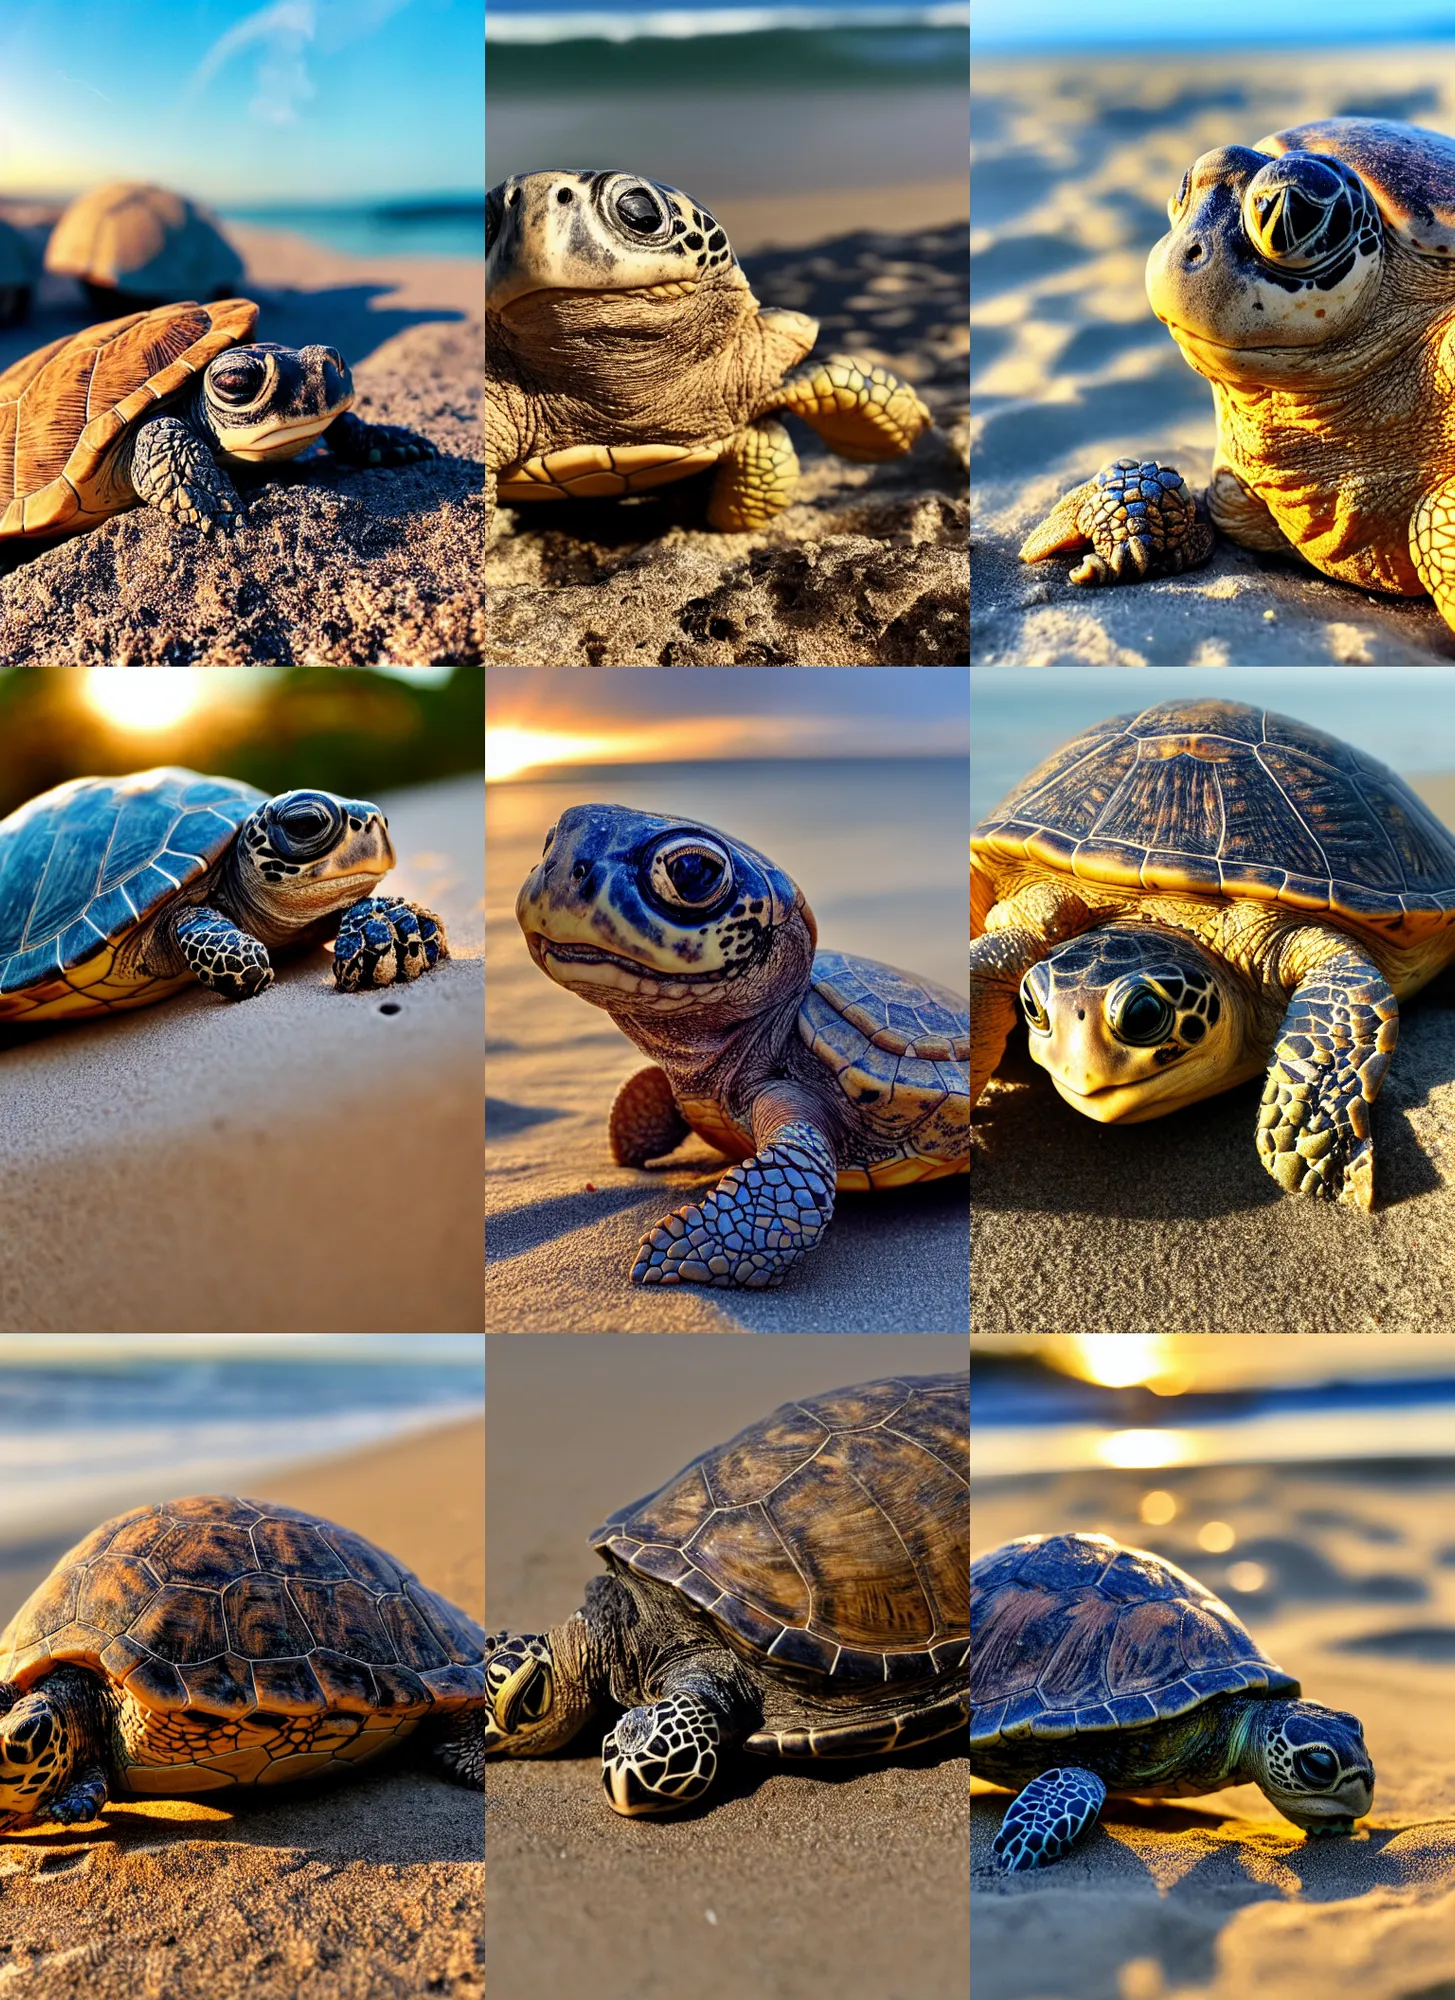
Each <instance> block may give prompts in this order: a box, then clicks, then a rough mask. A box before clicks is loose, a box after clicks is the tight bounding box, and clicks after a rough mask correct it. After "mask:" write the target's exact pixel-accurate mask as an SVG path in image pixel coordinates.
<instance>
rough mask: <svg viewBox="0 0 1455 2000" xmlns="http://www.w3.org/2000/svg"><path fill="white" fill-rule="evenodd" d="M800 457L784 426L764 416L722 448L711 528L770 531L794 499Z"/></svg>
mask: <svg viewBox="0 0 1455 2000" xmlns="http://www.w3.org/2000/svg"><path fill="white" fill-rule="evenodd" d="M797 484H798V454H797V453H796V452H795V451H794V449H793V440H792V438H791V437H789V435H788V433H787V431H786V430H785V429H784V428H783V426H782V424H780V423H775V422H774V420H773V419H772V418H771V417H760V418H759V419H758V421H757V423H755V424H748V425H747V426H746V428H745V429H743V430H740V431H738V432H737V433H736V435H735V436H733V437H730V438H729V439H728V441H727V443H726V444H725V445H724V446H723V448H722V452H721V454H720V456H719V458H718V462H717V472H716V474H715V475H714V477H713V482H712V492H711V493H710V494H709V496H708V502H707V519H708V524H709V526H711V527H714V528H716V529H718V530H719V532H720V533H722V534H725V535H742V534H751V533H753V532H754V531H755V530H756V529H758V528H766V527H767V525H768V523H769V522H770V521H771V520H772V519H773V516H774V515H775V514H781V513H782V512H783V509H784V508H785V507H786V506H787V505H788V503H789V501H790V500H791V499H792V498H793V489H794V487H795V486H797Z"/></svg>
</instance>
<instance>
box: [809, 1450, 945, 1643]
mask: <svg viewBox="0 0 1455 2000" xmlns="http://www.w3.org/2000/svg"><path fill="white" fill-rule="evenodd" d="M844 1470H845V1472H846V1473H847V1475H848V1477H849V1479H850V1480H851V1481H852V1483H853V1484H854V1485H855V1486H857V1487H858V1489H859V1491H860V1492H861V1493H862V1494H863V1495H864V1498H865V1499H866V1500H867V1501H868V1502H869V1504H870V1506H871V1507H873V1509H874V1511H875V1512H876V1513H877V1514H878V1516H879V1518H880V1520H882V1521H887V1522H888V1523H889V1531H890V1533H891V1534H892V1535H893V1536H894V1539H895V1541H896V1542H898V1544H899V1546H900V1548H901V1549H903V1550H904V1554H905V1559H906V1561H907V1562H908V1563H909V1566H910V1569H911V1571H912V1572H913V1574H914V1580H915V1583H916V1584H917V1585H918V1586H919V1594H920V1597H921V1600H922V1601H923V1603H924V1608H925V1612H926V1615H927V1617H928V1619H929V1626H930V1641H932V1640H933V1639H934V1637H935V1635H936V1633H938V1631H939V1629H940V1607H939V1605H938V1604H937V1603H936V1602H935V1600H934V1598H933V1597H932V1596H931V1594H930V1592H929V1590H928V1588H927V1587H926V1584H925V1579H924V1577H923V1576H922V1574H921V1573H920V1566H919V1564H918V1563H917V1562H916V1561H915V1558H914V1550H913V1549H911V1548H910V1547H909V1545H908V1544H907V1543H906V1541H905V1539H904V1536H903V1535H901V1534H900V1532H899V1527H898V1524H897V1523H896V1521H895V1519H894V1516H893V1515H892V1514H891V1513H890V1512H889V1511H888V1509H887V1508H886V1507H885V1506H884V1504H883V1502H882V1501H881V1500H880V1499H879V1497H878V1495H877V1494H875V1493H871V1492H870V1491H869V1488H868V1487H867V1486H866V1485H865V1484H864V1482H863V1480H862V1479H860V1478H859V1476H858V1475H857V1473H855V1472H854V1471H853V1470H852V1469H851V1468H850V1467H849V1466H848V1465H845V1467H844ZM812 1602H813V1597H812V1593H811V1592H810V1595H809V1603H810V1604H812ZM926 1643H927V1644H928V1643H930V1642H929V1641H927V1642H926ZM905 1650H907V1651H909V1652H923V1651H924V1650H925V1648H924V1647H922V1646H912V1647H908V1648H906V1649H905ZM882 1651H883V1654H884V1678H885V1680H888V1679H889V1649H888V1647H884V1648H883V1649H882Z"/></svg>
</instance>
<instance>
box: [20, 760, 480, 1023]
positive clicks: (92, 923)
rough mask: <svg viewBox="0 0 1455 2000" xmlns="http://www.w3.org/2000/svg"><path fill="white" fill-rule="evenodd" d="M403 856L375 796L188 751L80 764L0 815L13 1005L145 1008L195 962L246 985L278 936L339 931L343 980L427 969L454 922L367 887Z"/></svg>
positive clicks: (256, 988)
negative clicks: (142, 760) (268, 781)
mask: <svg viewBox="0 0 1455 2000" xmlns="http://www.w3.org/2000/svg"><path fill="white" fill-rule="evenodd" d="M393 865H394V849H393V847H392V846H391V845H390V843H389V827H388V822H387V820H386V819H385V818H384V815H383V813H381V812H380V810H379V808H378V807H377V806H375V805H370V804H369V803H368V801H367V800H365V799H340V798H335V797H334V795H333V793H332V792H316V791H293V792H283V793H281V794H280V795H279V796H278V797H277V798H272V799H270V798H269V797H268V796H267V795H266V794H265V793H263V792H259V791H255V790H254V789H253V787H252V786H251V785H243V784H239V783H238V782H237V781H236V780H235V779H233V778H205V777H201V776H199V774H198V773H197V772H196V771H184V770H180V769H178V768H175V767H168V768H163V769H159V770H154V771H139V772H137V773H136V774H135V776H131V777H119V778H73V779H71V780H70V782H69V783H68V784H64V785H57V786H56V787H55V789H54V790H53V791H49V792H42V793H41V795H40V797H39V798H35V799H31V800H30V802H29V803H28V804H26V805H23V806H21V807H19V809H18V810H17V811H15V812H13V813H11V815H10V817H9V818H8V819H4V820H0V1021H25V1022H31V1021H45V1020H58V1019H68V1020H69V1019H74V1018H75V1016H77V1015H81V1014H108V1013H112V1012H114V1011H115V1010H117V1009H118V1008H122V1007H145V1006H148V1005H149V1004H150V1003H151V1002H152V1001H153V1000H163V999H165V998H166V997H167V996H168V995H169V994H172V993H176V992H179V991H180V990H181V989H182V988H183V987H184V986H189V985H190V984H191V983H192V981H193V980H194V979H199V980H201V982H202V984H203V985H204V986H206V987H208V988H209V989H210V990H211V991H212V992H213V993H218V994H221V996H222V997H223V999H225V1000H247V999H250V998H251V997H252V996H253V995H254V994H255V993H261V992H263V991H264V989H265V988H267V987H269V986H271V985H272V983H273V967H272V963H271V959H270V956H269V954H270V953H271V952H290V951H297V950H299V949H302V948H304V947H307V946H314V945H318V944H321V943H323V942H324V941H325V940H326V939H328V938H330V937H333V936H334V934H335V933H337V940H336V943H335V945H334V979H335V982H336V983H337V985H338V987H339V989H340V990H341V991H346V992H352V991H355V990H357V989H359V988H361V987H369V986H389V985H393V984H395V983H396V982H398V981H400V980H407V979H415V978H417V977H418V976H419V974H420V973H421V972H425V971H428V970H429V968H430V967H431V966H433V965H434V964H435V963H436V962H437V961H438V960H439V959H441V958H446V957H448V956H449V953H448V949H447V946H446V943H445V934H444V927H443V926H442V925H441V923H440V921H439V919H438V917H436V916H435V915H433V913H432V912H431V911H429V910H426V909H423V908H422V907H421V906H420V905H419V904H418V903H407V902H403V901H400V900H397V899H396V898H394V897H390V896H373V895H370V894H369V893H368V891H369V890H370V889H371V888H372V887H373V885H374V883H375V882H377V881H378V879H379V877H380V876H381V875H384V874H386V873H387V871H388V870H389V869H390V868H392V867H393Z"/></svg>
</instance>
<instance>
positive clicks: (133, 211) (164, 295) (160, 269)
mask: <svg viewBox="0 0 1455 2000" xmlns="http://www.w3.org/2000/svg"><path fill="white" fill-rule="evenodd" d="M45 266H46V269H47V270H48V271H62V272H65V273H67V274H68V275H69V276H72V277H76V278H79V279H80V280H81V282H82V284H83V285H84V286H85V289H86V295H87V297H88V298H89V299H90V301H91V304H92V305H93V306H94V307H95V309H96V311H97V312H101V313H106V314H108V315H110V314H111V313H114V312H116V311H117V310H118V309H120V310H126V309H128V308H131V307H135V306H159V305H165V304H167V303H168V302H169V301H170V300H172V299H189V298H196V299H225V298H228V297H229V296H230V295H231V294H232V293H234V292H235V291H236V290H237V288H238V286H239V285H240V284H241V283H242V276H243V261H242V258H241V257H239V255H238V254H237V252H236V250H234V249H233V247H232V245H231V244H230V243H229V242H228V240H227V238H226V237H225V236H224V235H223V233H222V231H221V229H220V228H219V227H218V223H217V218H216V216H214V215H213V214H212V213H211V211H210V210H209V209H205V208H202V207H201V206H200V205H199V204H198V203H197V202H194V201H189V200H188V199H187V197H186V195H181V194H173V193H172V191H171V189H170V188H162V187H153V186H152V185H151V184H150V183H149V182H147V181H107V182H106V184H105V185H104V186H103V187H94V188H90V189H89V190H88V191H87V192H86V193H85V194H83V195H78V196H77V197H76V199H75V200H74V201H73V202H72V203H71V205H70V207H69V208H68V209H66V211H65V213H64V214H63V215H62V216H61V218H60V220H59V222H57V224H56V226H55V228H54V229H53V230H52V231H51V235H50V241H49V242H48V243H47V245H46V252H45Z"/></svg>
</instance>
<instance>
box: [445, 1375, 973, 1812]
mask: <svg viewBox="0 0 1455 2000" xmlns="http://www.w3.org/2000/svg"><path fill="white" fill-rule="evenodd" d="M590 1540H591V1546H592V1547H593V1548H594V1549H595V1550H596V1552H597V1554H598V1555H599V1556H600V1557H601V1559H602V1561H603V1562H604V1563H605V1564H606V1567H607V1571H608V1574H607V1575H606V1576H598V1577H596V1578H595V1579H594V1580H593V1581H592V1582H591V1583H589V1584H588V1585H587V1587H586V1599H585V1603H584V1604H583V1605H582V1607H581V1609H580V1610H579V1611H578V1612H577V1613H576V1614H575V1616H574V1617H572V1618H568V1619H567V1621H566V1623H565V1624H564V1625H556V1626H553V1627H552V1629H551V1630H550V1631H549V1632H545V1633H518V1632H493V1633H491V1634H489V1635H488V1637H487V1638H486V1641H485V1681H486V1687H487V1691H488V1694H489V1700H490V1710H489V1714H488V1716H487V1719H486V1723H485V1754H486V1755H487V1756H490V1755H492V1754H494V1755H500V1756H506V1757H540V1756H544V1755H545V1753H546V1752H547V1751H549V1750H554V1749H555V1748H556V1747H557V1746H558V1745H559V1744H562V1743H565V1742H567V1741H569V1739H570V1738H571V1737H573V1736H574V1735H575V1734H576V1733H577V1731H578V1730H579V1729H581V1728H582V1727H583V1725H584V1724H585V1723H586V1721H587V1720H588V1718H589V1717H590V1716H591V1714H592V1713H593V1711H594V1710H595V1709H596V1708H597V1707H598V1705H600V1704H604V1703H615V1704H616V1705H617V1706H618V1707H620V1708H624V1709H625V1710H626V1711H627V1712H626V1714H625V1715H623V1716H621V1717H620V1719H619V1720H618V1721H617V1722H616V1724H615V1725H614V1727H613V1728H612V1729H611V1730H610V1731H609V1732H608V1733H607V1736H606V1739H605V1741H604V1742H603V1743H602V1746H601V1781H602V1785H603V1787H604V1789H605V1791H606V1796H607V1800H608V1801H609V1803H610V1804H611V1805H612V1806H613V1807H614V1808H615V1810H616V1811H617V1812H619V1813H624V1814H626V1815H627V1817H629V1818H635V1817H636V1816H638V1815H640V1814H644V1813H664V1812H676V1811H678V1810H679V1809H680V1808H681V1807H683V1806H688V1805H692V1804H693V1803H695V1801H696V1800H698V1799H700V1798H701V1797H702V1796H703V1794H704V1793H705V1792H706V1791H707V1790H708V1789H709V1787H710V1786H711V1785H712V1783H713V1781H714V1779H715V1777H716V1775H717V1769H718V1760H719V1757H720V1755H721V1754H722V1753H724V1752H727V1751H730V1750H733V1749H743V1750H748V1751H752V1752H754V1753H755V1754H756V1755H759V1756H765V1757H865V1756H887V1755H889V1754H890V1753H891V1752H894V1751H899V1750H906V1749H908V1748H910V1746H911V1745H913V1744H916V1743H926V1742H929V1741H930V1740H931V1739H933V1738H935V1737H940V1736H949V1735H952V1734H953V1733H954V1732H955V1731H956V1730H958V1729H963V1728H964V1726H965V1712H966V1705H967V1702H968V1699H969V1697H968V1694H967V1692H966V1683H967V1676H968V1671H969V1664H968V1663H969V1650H970V1638H969V1628H968V1623H967V1619H968V1609H969V1605H968V1596H967V1589H968V1565H969V1560H970V1378H969V1376H968V1374H960V1375H904V1376H896V1377H893V1378H891V1379H889V1380H885V1381H878V1382H861V1383H858V1384H856V1385H855V1386H854V1387H852V1388H847V1389H834V1390H830V1391H829V1392H828V1393H827V1394H826V1395H822V1396H812V1397H806V1398H805V1399H804V1400H803V1401H802V1402H797V1403H785V1404H784V1405H783V1406H782V1408H781V1409H777V1410H775V1411H774V1412H773V1414H772V1415H771V1416H770V1417H766V1418H764V1419H763V1421H762V1422H760V1423H756V1424H750V1425H749V1426H748V1428H747V1429H746V1430H743V1431H739V1433H738V1435H737V1436H736V1437H735V1438H732V1439H730V1440H729V1441H728V1442H727V1443H726V1444H724V1445H719V1446H717V1447H716V1449H714V1450H712V1451H706V1452H703V1453H702V1454H701V1456H700V1457H698V1458H695V1459H693V1461H692V1463H691V1464H690V1465H688V1466H685V1467H684V1468H683V1470H682V1471H681V1472H679V1473H678V1474H677V1476H676V1477H675V1478H674V1479H669V1480H668V1482H667V1484H666V1485H665V1486H663V1487H660V1488H659V1489H658V1490H657V1491H656V1492H655V1493H652V1494H649V1495H648V1496H647V1498H646V1499H645V1500H638V1501H636V1502H634V1504H633V1505H631V1506H630V1507H622V1508H619V1509H618V1510H617V1512H616V1513H614V1514H612V1515H611V1516H610V1517H609V1518H608V1519H607V1521H606V1522H605V1523H604V1524H603V1525H602V1526H601V1527H599V1528H597V1529H596V1530H595V1532H594V1533H593V1534H592V1536H591V1538H590Z"/></svg>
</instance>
